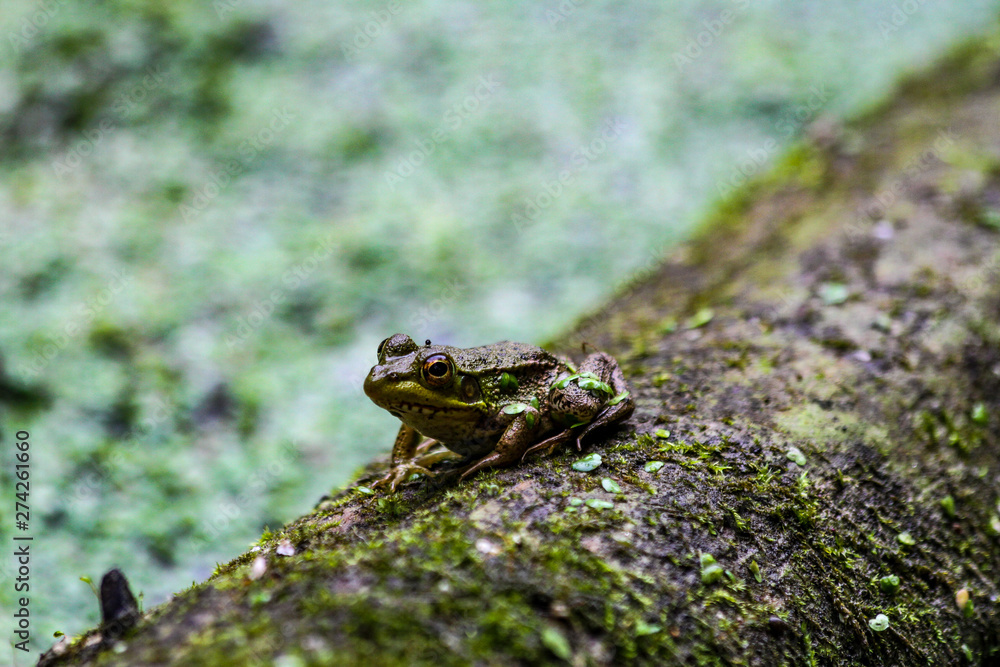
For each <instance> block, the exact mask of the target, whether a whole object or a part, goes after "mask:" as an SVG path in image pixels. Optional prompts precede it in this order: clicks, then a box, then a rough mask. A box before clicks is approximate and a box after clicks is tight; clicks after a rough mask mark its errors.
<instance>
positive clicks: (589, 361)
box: [576, 352, 635, 451]
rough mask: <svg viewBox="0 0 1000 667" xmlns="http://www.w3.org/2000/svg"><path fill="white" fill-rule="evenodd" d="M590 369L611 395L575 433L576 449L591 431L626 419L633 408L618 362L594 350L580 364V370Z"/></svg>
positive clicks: (633, 402)
mask: <svg viewBox="0 0 1000 667" xmlns="http://www.w3.org/2000/svg"><path fill="white" fill-rule="evenodd" d="M586 371H590V372H591V373H593V374H595V375H596V376H597V377H599V378H600V379H601V381H602V382H605V383H606V384H607V385H608V386H609V387H611V391H612V395H611V397H609V400H608V402H606V403H605V404H604V407H603V408H601V410H600V411H599V412H598V413H597V414H596V415H594V418H593V419H591V420H590V421H589V422H587V424H586V425H585V426H583V428H582V430H580V431H579V432H578V433H577V435H576V448H577V450H578V451H579V450H581V449H583V447H582V445H581V442H582V441H583V439H584V438H585V437H587V435H589V434H590V432H591V431H594V430H595V429H599V428H602V427H604V426H607V425H608V424H613V423H615V422H618V421H621V420H623V419H627V418H628V416H629V415H631V414H632V412H633V411H634V410H635V401H634V400H633V399H632V395H631V394H630V393H629V390H628V384H626V382H625V374H624V373H622V369H621V367H620V366H619V365H618V362H617V361H616V360H615V358H614V357H612V356H611V355H608V354H605V353H604V352H595V353H593V354H591V355H589V356H588V357H587V358H586V359H584V360H583V363H582V364H580V372H581V373H582V372H586ZM619 396H620V397H621V398H619V399H618V402H617V403H615V404H613V405H612V404H611V399H614V398H618V397H619Z"/></svg>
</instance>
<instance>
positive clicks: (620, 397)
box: [608, 390, 629, 405]
mask: <svg viewBox="0 0 1000 667" xmlns="http://www.w3.org/2000/svg"><path fill="white" fill-rule="evenodd" d="M628 395H629V392H628V391H627V390H626V391H623V392H622V393H620V394H618V395H617V396H615V397H613V398H612V399H611V400H610V401H608V405H618V404H619V403H621V402H622V401H624V400H625V399H626V398H628Z"/></svg>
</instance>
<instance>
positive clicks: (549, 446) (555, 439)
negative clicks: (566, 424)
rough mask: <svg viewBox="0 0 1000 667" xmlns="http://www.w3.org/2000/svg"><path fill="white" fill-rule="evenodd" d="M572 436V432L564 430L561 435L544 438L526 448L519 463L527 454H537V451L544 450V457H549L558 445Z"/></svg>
mask: <svg viewBox="0 0 1000 667" xmlns="http://www.w3.org/2000/svg"><path fill="white" fill-rule="evenodd" d="M572 435H573V430H572V429H566V430H565V431H562V432H561V433H557V434H555V435H554V436H552V437H551V438H546V439H545V440H542V441H541V442H539V443H536V444H534V445H532V446H531V447H528V448H527V449H526V450H525V451H524V455H523V456H521V461H522V462H523V461H524V459H526V458H528V454H532V453H534V452H539V451H541V450H543V449H544V450H546V452H545V454H546V456H551V455H552V452H554V451H556V447H558V446H559V445H561V444H563V443H564V442H566V441H567V440H569V439H570V436H572ZM577 446H578V447H579V442H578V443H577Z"/></svg>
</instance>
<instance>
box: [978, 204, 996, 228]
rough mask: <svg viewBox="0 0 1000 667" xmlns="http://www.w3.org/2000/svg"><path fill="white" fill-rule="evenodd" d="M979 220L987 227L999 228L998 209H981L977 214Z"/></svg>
mask: <svg viewBox="0 0 1000 667" xmlns="http://www.w3.org/2000/svg"><path fill="white" fill-rule="evenodd" d="M979 222H981V223H982V224H984V225H986V226H987V227H992V228H993V229H997V230H1000V209H995V208H988V209H985V210H983V211H981V212H980V214H979Z"/></svg>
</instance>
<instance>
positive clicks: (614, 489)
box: [601, 477, 622, 493]
mask: <svg viewBox="0 0 1000 667" xmlns="http://www.w3.org/2000/svg"><path fill="white" fill-rule="evenodd" d="M601 486H603V487H604V490H605V491H607V492H608V493H621V492H622V487H621V486H619V485H618V482H616V481H615V480H613V479H611V478H610V477H605V478H604V479H602V480H601Z"/></svg>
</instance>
